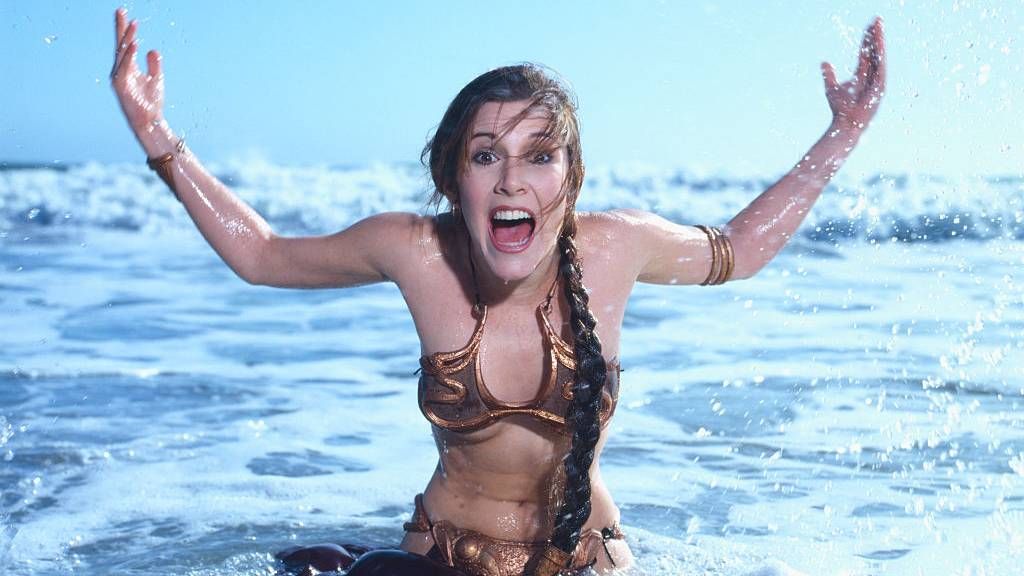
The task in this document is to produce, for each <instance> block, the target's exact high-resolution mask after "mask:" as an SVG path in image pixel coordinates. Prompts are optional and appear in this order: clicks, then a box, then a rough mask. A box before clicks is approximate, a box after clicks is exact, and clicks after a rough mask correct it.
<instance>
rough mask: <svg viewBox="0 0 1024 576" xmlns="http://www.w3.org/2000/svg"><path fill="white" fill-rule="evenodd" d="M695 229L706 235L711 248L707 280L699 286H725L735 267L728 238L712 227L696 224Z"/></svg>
mask: <svg viewBox="0 0 1024 576" xmlns="http://www.w3.org/2000/svg"><path fill="white" fill-rule="evenodd" d="M697 228H698V229H700V231H701V232H704V234H707V237H708V243H709V244H710V246H711V269H710V270H709V271H708V276H707V278H705V279H704V281H703V282H701V283H700V285H701V286H709V285H714V284H725V283H726V282H728V281H729V279H730V278H732V272H733V269H734V268H735V266H736V257H735V254H734V253H733V250H732V242H730V241H729V237H728V236H726V235H725V234H723V233H722V231H721V230H720V229H718V228H716V227H714V226H710V227H709V226H704V225H703V224H698V225H697Z"/></svg>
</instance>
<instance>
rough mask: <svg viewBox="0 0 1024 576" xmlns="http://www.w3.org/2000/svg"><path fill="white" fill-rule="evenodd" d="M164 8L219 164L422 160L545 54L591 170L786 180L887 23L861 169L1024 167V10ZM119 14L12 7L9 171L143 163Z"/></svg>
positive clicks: (206, 148) (0, 37)
mask: <svg viewBox="0 0 1024 576" xmlns="http://www.w3.org/2000/svg"><path fill="white" fill-rule="evenodd" d="M206 4H207V3H201V2H197V1H191V2H174V3H171V2H156V1H152V2H150V1H139V2H129V3H128V4H126V5H127V6H128V8H129V11H130V15H131V16H132V17H134V18H138V19H140V21H141V28H140V37H141V38H142V49H143V50H147V49H149V48H157V49H159V50H161V52H162V53H163V54H164V65H165V71H166V83H167V105H168V109H167V110H166V116H167V118H168V120H169V122H170V123H171V124H172V126H174V128H175V129H176V130H177V131H178V132H180V133H183V134H185V135H186V137H187V139H188V142H189V144H190V146H191V147H192V148H193V150H195V151H196V152H197V153H198V154H199V155H200V157H201V158H203V159H205V160H207V161H212V162H224V161H232V160H239V159H248V158H259V159H264V160H268V161H271V162H275V163H280V164H338V165H353V164H363V163H368V162H413V161H416V160H417V159H418V155H419V151H420V149H421V147H422V146H423V144H424V142H425V140H426V137H427V135H428V134H429V133H430V131H431V130H432V128H433V127H434V126H435V125H436V123H437V122H438V121H439V120H440V118H441V115H442V113H443V112H444V109H445V107H446V106H447V103H448V102H449V100H450V99H451V98H452V97H453V96H454V94H455V93H456V92H457V91H458V90H459V89H460V88H461V87H462V86H463V85H464V84H465V83H466V82H468V81H469V80H470V79H471V78H473V77H474V76H476V75H477V74H479V73H481V72H483V71H485V70H487V69H489V68H492V67H495V66H499V65H503V64H508V63H513V62H518V61H523V60H530V61H537V62H542V63H544V64H546V65H548V66H550V67H552V68H554V69H556V70H558V71H560V72H561V73H562V74H563V75H564V76H565V77H567V78H568V80H569V81H570V82H571V84H572V85H573V86H574V87H575V89H576V92H577V96H578V98H579V101H580V115H581V120H582V124H583V144H584V154H585V157H586V159H587V161H588V163H589V164H591V165H618V164H636V163H640V164H653V165H658V166H671V167H682V168H690V169H695V170H701V171H710V172H719V171H724V172H733V173H739V174H747V175H755V174H756V175H771V174H779V173H781V172H783V171H785V170H787V169H788V168H789V167H790V166H791V165H792V164H793V163H795V162H796V161H797V160H798V159H799V157H800V155H801V154H802V153H803V152H804V150H806V148H807V147H808V146H809V145H810V144H811V143H812V142H813V141H814V140H815V139H816V138H817V137H818V136H819V135H820V134H821V133H822V132H823V131H824V129H825V128H826V127H827V124H828V121H829V115H828V107H827V105H826V103H825V99H824V96H823V94H822V82H821V77H820V72H819V64H820V62H821V61H822V60H829V61H831V62H833V63H834V64H836V65H837V68H838V69H839V70H840V71H841V72H842V71H845V72H849V71H850V70H851V68H852V66H853V63H854V61H855V57H856V47H857V45H858V44H859V42H860V36H861V33H862V30H863V28H864V26H866V25H867V24H868V23H869V22H870V20H871V18H872V17H873V16H874V15H875V14H879V15H882V16H883V17H884V18H885V21H886V32H887V35H888V53H889V90H888V94H887V96H886V100H885V102H884V104H883V107H882V109H881V110H880V112H879V114H878V116H877V117H876V119H875V124H874V125H873V126H872V128H871V130H870V131H869V133H868V134H867V135H866V137H865V139H864V140H863V141H862V143H861V146H860V147H859V149H858V150H857V152H856V154H855V155H854V157H853V158H852V159H851V161H850V163H849V164H848V165H847V167H846V170H845V171H846V172H848V173H852V174H853V175H857V174H865V175H866V174H872V173H875V172H879V171H882V172H904V171H910V172H932V173H940V174H947V175H956V174H968V173H972V174H973V173H985V174H991V173H1001V174H1021V173H1022V171H1024V71H1022V65H1024V1H1021V0H1013V1H988V2H986V1H965V0H958V1H953V0H941V1H940V0H934V1H929V0H924V1H917V2H912V1H910V0H907V1H906V2H900V1H898V0H897V1H891V2H867V1H864V2H825V1H821V2H800V3H797V2H783V1H765V2H700V1H696V2H561V3H554V2H552V3H550V4H551V5H549V3H547V2H533V1H517V2H501V3H482V2H479V1H477V2H462V1H456V2H388V1H384V2H360V3H356V2H288V3H284V2H280V3H278V2H245V3H242V2H217V3H209V4H210V5H206ZM116 6H117V4H115V3H110V4H109V5H108V4H103V3H99V2H70V1H68V2H51V1H38V2H28V1H14V0H0V32H2V33H0V78H3V84H4V88H3V90H2V93H0V159H2V160H15V161H45V162H50V161H59V162H79V161H84V160H98V161H102V162H122V161H141V155H142V153H141V151H140V150H139V149H138V148H137V147H136V145H135V142H134V139H133V138H132V137H131V135H130V133H129V131H128V129H127V127H126V125H125V124H124V121H123V120H122V118H121V117H120V113H119V110H118V108H117V105H116V103H115V101H114V98H113V95H112V93H111V91H110V88H109V86H108V84H107V73H108V71H109V69H110V64H111V55H112V50H113V10H114V8H115V7H116Z"/></svg>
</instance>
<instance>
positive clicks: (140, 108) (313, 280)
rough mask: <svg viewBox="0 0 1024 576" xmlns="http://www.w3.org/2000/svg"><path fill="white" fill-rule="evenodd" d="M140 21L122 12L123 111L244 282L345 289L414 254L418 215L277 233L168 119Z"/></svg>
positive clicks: (158, 66)
mask: <svg viewBox="0 0 1024 576" xmlns="http://www.w3.org/2000/svg"><path fill="white" fill-rule="evenodd" d="M137 30H138V22H137V21H131V22H128V21H127V13H126V11H125V10H124V9H123V8H120V9H118V10H117V12H116V14H115V34H116V35H115V40H116V46H115V50H114V67H113V69H112V70H111V72H110V83H111V86H112V87H113V89H114V93H115V94H116V95H117V99H118V102H119V103H120V105H121V110H122V111H123V112H124V116H125V119H126V120H127V121H128V125H129V127H130V128H131V130H132V132H133V133H134V134H135V137H136V139H138V141H139V144H140V145H141V146H142V148H143V150H145V152H146V156H147V157H148V158H149V164H150V167H152V168H153V169H154V170H155V171H156V172H157V173H158V174H159V175H160V177H161V178H162V179H163V180H164V181H165V182H166V183H167V185H168V186H169V187H170V188H171V190H173V191H174V193H175V195H176V196H177V197H178V200H180V201H181V203H182V204H184V206H185V209H186V210H187V211H188V214H189V216H191V217H192V220H193V221H194V222H195V224H196V227H198V228H199V231H200V232H201V233H202V235H203V237H204V238H205V239H206V241H207V242H209V243H210V246H212V247H213V249H214V250H215V251H216V252H217V254H218V255H219V256H220V257H221V258H222V259H223V260H224V262H225V263H227V265H228V266H229V267H231V269H232V270H233V271H234V272H235V273H236V274H238V276H240V277H241V278H242V279H243V280H245V281H247V282H250V283H253V284H265V285H271V286H283V287H295V288H312V287H343V286H352V285H356V284H367V283H371V282H379V281H382V280H386V279H388V278H392V277H393V276H392V269H399V268H401V266H402V264H401V263H399V262H396V261H395V260H396V259H398V258H402V257H404V256H403V254H404V253H405V252H407V251H403V250H395V248H396V246H398V245H400V242H401V240H403V239H405V238H407V237H409V234H412V233H415V232H416V230H417V229H418V227H417V226H415V224H416V223H417V222H418V221H419V220H421V219H420V218H418V217H416V216H414V215H407V214H402V215H399V214H385V215H380V216H375V217H372V218H368V219H367V220H364V221H363V222H360V223H358V224H357V225H355V226H353V227H352V228H350V229H348V230H345V231H343V232H339V233H337V234H333V235H330V236H321V237H316V238H283V237H280V236H277V235H275V234H274V232H273V231H272V230H271V228H270V225H269V224H267V222H266V220H264V219H263V218H262V217H261V216H260V215H259V214H258V213H257V212H256V211H255V210H253V209H252V207H250V206H249V205H248V204H246V203H245V202H243V201H242V200H241V199H239V198H238V197H237V196H235V195H234V194H233V193H232V192H231V190H229V189H228V187H227V186H225V185H224V184H223V183H222V182H221V181H220V180H218V179H217V178H216V177H214V176H213V175H212V174H210V173H209V172H208V171H207V170H206V169H205V168H204V167H203V165H202V164H201V163H200V162H199V160H198V159H197V158H196V157H195V156H194V155H193V154H192V153H191V152H190V151H189V150H188V149H187V148H186V147H185V146H184V142H183V141H182V140H180V139H179V138H177V137H176V136H175V135H174V133H173V132H172V131H171V128H170V126H168V124H167V122H166V121H165V120H164V117H163V98H164V75H163V67H162V63H161V59H160V54H159V53H157V52H156V51H155V50H152V51H150V52H149V53H148V54H147V55H146V62H147V70H146V71H145V72H143V71H142V70H141V69H140V68H139V67H138V66H137V65H136V63H135V55H136V52H137V51H138V41H137V40H136V32H137Z"/></svg>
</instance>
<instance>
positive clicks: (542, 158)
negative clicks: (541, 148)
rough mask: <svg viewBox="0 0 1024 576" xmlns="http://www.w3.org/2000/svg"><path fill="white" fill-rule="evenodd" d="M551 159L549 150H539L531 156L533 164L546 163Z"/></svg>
mask: <svg viewBox="0 0 1024 576" xmlns="http://www.w3.org/2000/svg"><path fill="white" fill-rule="evenodd" d="M551 160H553V158H552V155H551V153H550V152H541V153H540V154H537V155H536V156H534V157H533V163H534V164H548V163H550V162H551Z"/></svg>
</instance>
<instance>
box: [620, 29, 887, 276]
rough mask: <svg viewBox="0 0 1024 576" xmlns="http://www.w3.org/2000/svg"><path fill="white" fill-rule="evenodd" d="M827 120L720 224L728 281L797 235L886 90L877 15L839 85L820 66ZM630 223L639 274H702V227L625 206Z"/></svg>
mask: <svg viewBox="0 0 1024 576" xmlns="http://www.w3.org/2000/svg"><path fill="white" fill-rule="evenodd" d="M822 76H823V77H824V80H825V96H826V98H827V99H828V104H829V107H830V108H831V109H832V123H831V125H830V126H829V128H828V130H827V131H826V132H825V134H824V135H823V136H822V137H821V138H820V139H819V140H818V141H817V142H815V144H814V145H813V146H811V149H810V150H808V151H807V153H806V154H805V155H804V156H803V158H802V159H801V160H800V162H798V163H797V165H796V166H795V167H794V168H793V169H792V170H790V171H789V172H788V173H787V174H786V175H785V176H783V177H782V178H781V179H780V180H779V181H778V182H776V183H775V184H774V185H772V186H771V187H769V188H768V189H767V190H765V191H764V192H763V193H761V195H760V196H758V197H757V198H755V199H754V201H753V202H751V203H750V204H749V205H748V206H747V207H746V208H744V209H743V210H742V211H740V213H739V214H737V215H736V216H735V217H734V218H733V219H732V220H730V221H729V223H728V224H727V225H726V226H725V227H724V228H723V229H722V232H723V233H724V234H725V235H726V236H728V237H729V239H730V240H731V243H732V248H733V254H734V258H735V261H734V270H733V274H732V278H733V279H737V278H749V277H750V276H753V275H754V274H755V273H757V271H758V270H760V269H761V268H763V267H764V265H765V264H767V263H768V262H769V261H771V259H772V258H774V257H775V255H776V254H777V253H778V252H779V250H781V249H782V247H783V246H784V245H785V244H786V242H787V241H788V240H789V239H790V237H791V236H792V235H793V234H794V233H795V232H796V230H797V228H798V227H799V226H800V223H801V222H803V220H804V217H806V216H807V213H808V212H809V211H810V209H811V206H812V205H813V204H814V202H815V201H816V200H817V199H818V196H819V195H820V194H821V191H822V190H823V189H824V188H825V185H826V184H828V182H829V181H830V180H831V179H832V177H833V176H835V174H836V172H837V171H838V170H839V168H840V166H842V165H843V162H845V161H846V158H847V157H848V156H849V155H850V152H851V151H853V148H854V147H855V146H856V145H857V142H858V140H860V136H861V134H862V133H863V132H864V130H865V129H866V128H867V126H868V124H869V123H870V122H871V119H872V118H873V117H874V115H875V112H876V111H877V110H878V104H879V102H880V101H881V98H882V96H883V94H884V93H885V38H884V35H883V31H882V21H881V19H880V18H876V19H875V21H874V22H873V23H872V24H871V26H869V27H868V29H867V31H866V32H865V34H864V41H863V43H862V44H861V47H860V56H859V61H858V65H857V71H856V73H855V74H854V77H853V78H852V79H850V80H849V81H847V82H844V83H842V84H840V83H839V82H837V81H836V75H835V70H834V69H833V68H832V65H831V64H829V63H827V62H826V63H823V64H822ZM620 217H621V218H622V219H623V220H624V221H626V222H627V223H630V224H634V225H633V226H630V227H629V229H631V230H635V232H633V233H632V235H633V236H634V242H633V243H632V244H634V246H635V247H636V248H638V250H636V252H634V253H635V254H638V255H639V258H640V260H641V261H640V263H639V272H638V276H637V277H638V279H639V280H640V281H642V282H651V283H656V284H695V283H698V282H701V281H702V280H704V279H705V278H707V277H709V272H710V271H711V267H712V250H711V243H710V241H709V237H708V235H707V234H705V233H704V232H702V231H701V230H699V229H697V228H695V227H690V226H680V225H677V224H673V223H671V222H668V221H667V220H665V219H663V218H660V217H657V216H654V215H652V214H648V213H640V212H637V211H624V212H621V213H620Z"/></svg>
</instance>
